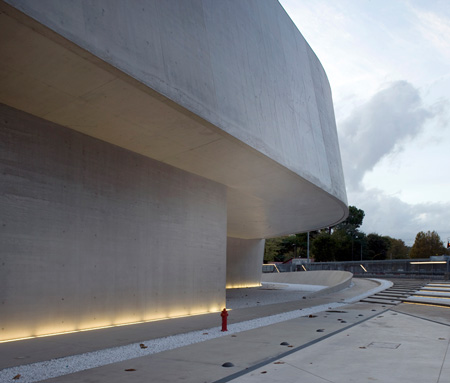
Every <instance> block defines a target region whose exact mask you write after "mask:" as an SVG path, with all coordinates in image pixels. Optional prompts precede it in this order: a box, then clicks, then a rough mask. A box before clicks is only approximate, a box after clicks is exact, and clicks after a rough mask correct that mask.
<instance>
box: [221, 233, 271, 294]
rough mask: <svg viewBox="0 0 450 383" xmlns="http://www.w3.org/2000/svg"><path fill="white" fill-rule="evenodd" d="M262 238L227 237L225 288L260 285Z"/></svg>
mask: <svg viewBox="0 0 450 383" xmlns="http://www.w3.org/2000/svg"><path fill="white" fill-rule="evenodd" d="M264 243H265V240H264V239H240V238H232V237H228V238H227V288H237V287H251V286H260V285H261V267H262V263H263V259H264Z"/></svg>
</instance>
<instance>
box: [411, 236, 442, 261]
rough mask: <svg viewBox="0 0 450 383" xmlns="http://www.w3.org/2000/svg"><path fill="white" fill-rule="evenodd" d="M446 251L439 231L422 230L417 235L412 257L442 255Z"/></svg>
mask: <svg viewBox="0 0 450 383" xmlns="http://www.w3.org/2000/svg"><path fill="white" fill-rule="evenodd" d="M446 252H447V251H446V249H445V247H444V245H443V244H442V241H441V238H440V237H439V234H438V233H436V232H435V231H432V232H430V231H428V232H427V233H424V232H423V231H421V232H419V233H417V235H416V239H415V241H414V245H413V247H412V249H411V252H410V257H411V258H429V257H430V256H432V255H442V254H445V253H446Z"/></svg>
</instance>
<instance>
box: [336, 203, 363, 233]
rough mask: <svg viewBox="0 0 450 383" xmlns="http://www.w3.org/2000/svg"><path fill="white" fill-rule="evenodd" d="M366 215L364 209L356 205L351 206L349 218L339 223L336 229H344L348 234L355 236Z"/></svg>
mask: <svg viewBox="0 0 450 383" xmlns="http://www.w3.org/2000/svg"><path fill="white" fill-rule="evenodd" d="M364 216H365V213H364V210H361V209H358V208H357V207H355V206H349V207H348V217H347V219H346V220H345V221H342V222H341V223H339V224H337V225H336V226H335V227H334V229H335V230H343V231H345V233H346V234H348V235H353V236H354V235H355V234H356V232H357V231H358V229H359V227H360V226H361V225H362V223H363V220H364Z"/></svg>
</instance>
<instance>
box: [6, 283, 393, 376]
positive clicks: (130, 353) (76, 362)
mask: <svg viewBox="0 0 450 383" xmlns="http://www.w3.org/2000/svg"><path fill="white" fill-rule="evenodd" d="M377 281H378V282H380V283H381V285H380V286H379V287H377V288H375V289H372V290H370V291H368V292H366V293H365V294H362V295H360V296H358V297H353V298H351V299H349V300H345V301H342V302H340V303H336V302H335V303H330V304H325V305H319V306H314V307H310V308H306V309H300V310H295V311H290V312H287V313H282V314H276V315H271V316H268V317H264V318H258V319H253V320H249V321H245V322H240V323H236V324H231V325H229V326H228V332H222V331H220V327H213V328H210V329H205V330H200V331H193V332H189V333H186V334H179V335H174V336H169V337H165V338H160V339H152V340H147V341H142V342H139V343H133V344H129V345H127V346H121V347H113V348H108V349H104V350H99V351H94V352H88V353H84V354H80V355H74V356H68V357H64V358H58V359H52V360H49V361H45V362H38V363H33V364H28V365H22V366H17V367H11V368H6V369H4V370H1V371H0V382H13V381H20V382H23V383H28V382H30V383H31V382H38V381H41V380H44V379H50V378H54V377H58V376H62V375H66V374H71V373H74V372H78V371H83V370H87V369H90V368H95V367H100V366H105V365H108V364H111V363H117V362H122V361H125V360H129V359H133V358H139V357H141V356H146V355H151V354H156V353H159V352H162V351H167V350H172V349H175V348H178V347H183V346H188V345H190V344H194V343H199V342H203V341H205V340H209V339H214V338H219V337H222V336H226V335H231V334H235V333H238V332H241V331H247V330H252V329H255V328H259V327H263V326H268V325H271V324H275V323H280V322H284V321H287V320H290V319H295V318H299V317H302V316H307V315H310V314H315V313H318V312H321V311H325V310H329V309H336V308H339V307H342V306H344V305H346V304H348V303H353V302H356V301H358V300H360V299H363V298H365V297H367V296H369V295H373V294H375V293H376V292H379V291H381V290H384V289H386V288H387V287H390V286H391V285H392V283H390V282H388V281H383V280H377ZM386 286H387V287H386ZM140 343H143V344H145V346H147V348H145V349H142V348H141V347H140ZM18 374H20V379H18V380H13V377H14V376H16V375H18Z"/></svg>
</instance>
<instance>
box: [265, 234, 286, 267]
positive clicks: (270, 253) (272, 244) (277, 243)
mask: <svg viewBox="0 0 450 383" xmlns="http://www.w3.org/2000/svg"><path fill="white" fill-rule="evenodd" d="M282 238H283V237H278V238H268V239H266V244H265V246H264V262H273V261H274V260H275V257H277V256H278V254H279V252H280V249H281V240H282Z"/></svg>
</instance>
